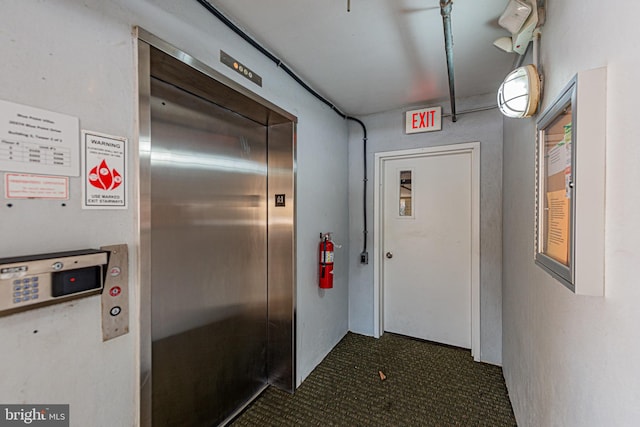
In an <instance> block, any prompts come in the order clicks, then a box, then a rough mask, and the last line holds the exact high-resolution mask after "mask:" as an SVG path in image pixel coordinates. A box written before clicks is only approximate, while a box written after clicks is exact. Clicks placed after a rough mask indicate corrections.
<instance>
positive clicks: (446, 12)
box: [440, 0, 458, 122]
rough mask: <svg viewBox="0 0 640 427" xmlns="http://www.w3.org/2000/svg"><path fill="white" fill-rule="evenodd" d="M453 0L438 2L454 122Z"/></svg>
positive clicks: (456, 118) (454, 119) (453, 119)
mask: <svg viewBox="0 0 640 427" xmlns="http://www.w3.org/2000/svg"><path fill="white" fill-rule="evenodd" d="M452 6H453V0H440V15H442V25H443V27H444V51H445V53H446V55H447V74H448V75H449V99H450V103H451V120H452V121H453V122H456V121H457V120H458V117H457V116H456V89H455V82H454V76H453V35H452V33H451V8H452Z"/></svg>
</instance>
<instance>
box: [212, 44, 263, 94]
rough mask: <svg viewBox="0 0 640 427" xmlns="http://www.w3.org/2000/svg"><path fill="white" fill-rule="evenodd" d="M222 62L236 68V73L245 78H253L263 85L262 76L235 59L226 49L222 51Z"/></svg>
mask: <svg viewBox="0 0 640 427" xmlns="http://www.w3.org/2000/svg"><path fill="white" fill-rule="evenodd" d="M220 62H222V63H223V64H224V65H226V66H227V67H229V68H231V69H232V70H234V71H235V72H236V73H238V74H240V75H241V76H244V77H245V78H247V79H249V80H251V81H252V82H254V83H255V84H257V85H258V86H260V87H262V77H260V76H259V75H257V74H256V73H255V72H254V71H253V70H251V69H249V68H248V67H247V66H246V65H244V64H242V63H241V62H238V61H237V60H235V59H234V58H233V57H232V56H231V55H229V54H227V53H226V52H224V51H222V50H221V51H220Z"/></svg>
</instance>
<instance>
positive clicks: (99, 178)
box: [82, 130, 127, 209]
mask: <svg viewBox="0 0 640 427" xmlns="http://www.w3.org/2000/svg"><path fill="white" fill-rule="evenodd" d="M126 145H127V139H126V138H120V137H116V136H110V135H104V134H101V133H96V132H90V131H86V130H83V131H82V146H83V150H82V161H83V162H82V163H83V164H82V177H83V181H82V193H83V194H82V200H83V202H82V207H83V208H84V209H126V208H127V185H126V176H127V175H126V172H127V169H126V167H127V155H126Z"/></svg>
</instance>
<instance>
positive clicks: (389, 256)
mask: <svg viewBox="0 0 640 427" xmlns="http://www.w3.org/2000/svg"><path fill="white" fill-rule="evenodd" d="M385 256H386V257H387V258H389V259H391V258H393V254H392V253H391V252H387V254H386V255H385Z"/></svg>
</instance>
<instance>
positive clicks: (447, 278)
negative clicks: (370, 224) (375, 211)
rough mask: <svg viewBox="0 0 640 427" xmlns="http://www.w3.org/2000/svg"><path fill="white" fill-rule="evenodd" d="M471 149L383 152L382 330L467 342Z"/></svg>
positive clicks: (458, 343)
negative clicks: (396, 155)
mask: <svg viewBox="0 0 640 427" xmlns="http://www.w3.org/2000/svg"><path fill="white" fill-rule="evenodd" d="M472 160H473V159H472V153H471V152H470V151H466V152H451V153H446V152H444V153H434V154H426V155H422V156H419V157H408V158H397V159H388V160H386V161H384V166H383V170H382V174H383V177H381V178H382V179H381V181H382V183H383V189H382V195H383V200H382V203H383V207H382V214H383V219H382V221H383V223H382V228H383V236H382V239H383V245H382V248H383V261H382V263H383V266H382V271H383V272H382V274H383V290H384V295H383V307H384V312H383V313H384V317H383V319H384V320H383V324H384V330H385V331H389V332H394V333H399V334H403V335H408V336H412V337H416V338H421V339H425V340H430V341H436V342H440V343H444V344H450V345H455V346H459V347H464V348H471V285H472V185H473V182H472Z"/></svg>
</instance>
